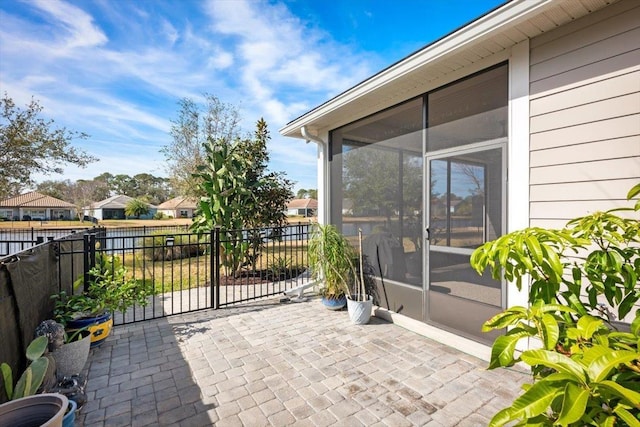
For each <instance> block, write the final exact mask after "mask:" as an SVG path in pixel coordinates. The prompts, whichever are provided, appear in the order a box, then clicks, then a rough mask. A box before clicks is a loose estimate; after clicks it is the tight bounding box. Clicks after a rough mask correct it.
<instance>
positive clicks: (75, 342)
mask: <svg viewBox="0 0 640 427" xmlns="http://www.w3.org/2000/svg"><path fill="white" fill-rule="evenodd" d="M35 333H36V336H46V337H47V338H48V341H49V346H48V347H49V351H50V352H51V355H52V356H53V358H54V359H55V361H56V376H57V378H58V381H61V380H62V379H64V378H65V377H70V376H72V375H75V374H79V373H80V372H82V369H83V368H84V365H85V364H86V363H87V359H88V358H89V349H90V345H91V333H90V332H89V330H88V329H86V328H84V329H79V330H75V331H73V332H67V331H66V330H65V328H64V325H62V324H61V323H58V322H56V321H55V320H50V319H49V320H45V321H43V322H40V324H39V325H38V326H37V327H36V331H35Z"/></svg>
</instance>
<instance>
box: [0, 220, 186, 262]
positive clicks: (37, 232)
mask: <svg viewBox="0 0 640 427" xmlns="http://www.w3.org/2000/svg"><path fill="white" fill-rule="evenodd" d="M100 230H105V232H106V233H107V235H109V236H117V237H121V238H124V239H119V240H113V241H110V242H109V243H110V244H119V245H121V246H131V245H132V242H131V240H130V239H129V240H127V239H126V238H127V237H129V238H135V237H137V236H140V235H147V234H154V233H163V232H183V233H186V232H188V230H189V226H188V225H171V226H152V227H147V226H142V227H119V228H107V229H105V228H102V227H64V228H39V227H30V228H0V257H3V256H8V255H11V254H16V253H18V252H21V251H24V250H26V249H29V248H31V247H33V246H36V245H38V244H40V243H43V242H45V241H52V240H55V239H60V238H62V237H64V236H68V235H70V234H74V233H84V232H96V233H97V232H99V231H100Z"/></svg>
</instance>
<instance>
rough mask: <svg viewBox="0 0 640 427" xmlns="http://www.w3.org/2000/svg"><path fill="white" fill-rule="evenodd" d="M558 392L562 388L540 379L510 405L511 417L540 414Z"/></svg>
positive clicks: (529, 416) (530, 416) (560, 391)
mask: <svg viewBox="0 0 640 427" xmlns="http://www.w3.org/2000/svg"><path fill="white" fill-rule="evenodd" d="M560 393H562V388H561V387H558V386H555V385H554V384H552V383H548V382H546V381H540V382H537V383H535V384H533V385H532V386H531V388H529V390H527V391H526V392H524V394H522V395H521V396H520V397H518V398H517V399H516V400H515V401H514V402H513V404H512V405H511V413H510V415H511V417H512V418H511V419H518V418H533V417H535V416H537V415H540V414H542V413H543V412H545V411H546V410H547V408H548V407H549V406H550V405H551V402H552V401H553V399H555V398H556V396H558V394H560Z"/></svg>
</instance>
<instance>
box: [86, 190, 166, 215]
mask: <svg viewBox="0 0 640 427" xmlns="http://www.w3.org/2000/svg"><path fill="white" fill-rule="evenodd" d="M132 200H133V197H129V196H125V195H122V194H119V195H115V196H111V197H109V198H106V199H104V200H101V201H99V202H94V203H91V204H90V205H89V206H85V207H83V208H82V210H83V212H84V215H85V216H89V217H93V218H95V219H98V220H102V219H127V215H126V214H125V208H126V206H127V203H129V202H130V201H132ZM157 210H158V208H157V206H154V205H151V204H149V213H148V214H147V215H141V216H140V219H151V218H153V216H154V215H155V213H156V211H157Z"/></svg>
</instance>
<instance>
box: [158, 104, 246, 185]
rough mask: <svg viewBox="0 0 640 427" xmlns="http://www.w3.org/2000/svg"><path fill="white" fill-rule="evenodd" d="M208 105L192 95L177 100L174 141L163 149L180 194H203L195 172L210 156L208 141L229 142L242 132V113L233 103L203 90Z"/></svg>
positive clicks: (172, 181) (172, 133)
mask: <svg viewBox="0 0 640 427" xmlns="http://www.w3.org/2000/svg"><path fill="white" fill-rule="evenodd" d="M204 97H205V105H204V106H200V105H198V104H196V103H195V102H194V101H193V100H191V99H189V98H184V99H182V100H180V101H179V102H178V104H179V106H180V110H179V112H178V117H177V118H176V119H175V120H173V121H172V122H171V123H172V125H171V131H170V135H171V137H172V142H171V143H170V144H168V145H166V146H164V147H163V148H162V150H161V152H162V153H163V154H164V156H165V159H166V162H167V172H168V174H169V179H170V181H171V186H172V187H173V188H174V189H175V191H176V193H177V194H179V195H181V196H201V195H203V194H202V193H199V192H198V188H199V187H198V184H197V182H196V180H195V178H194V174H196V173H198V166H201V165H202V164H203V163H204V160H205V158H206V156H207V154H206V151H205V146H206V145H207V144H208V141H210V140H212V141H223V142H224V143H226V144H228V143H231V142H232V141H234V140H235V139H236V138H238V137H239V136H240V128H239V122H240V113H239V112H238V109H237V108H236V107H235V106H233V105H232V104H226V103H224V102H222V101H220V100H219V99H218V98H217V97H216V96H214V95H211V94H206V93H205V94H204Z"/></svg>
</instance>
